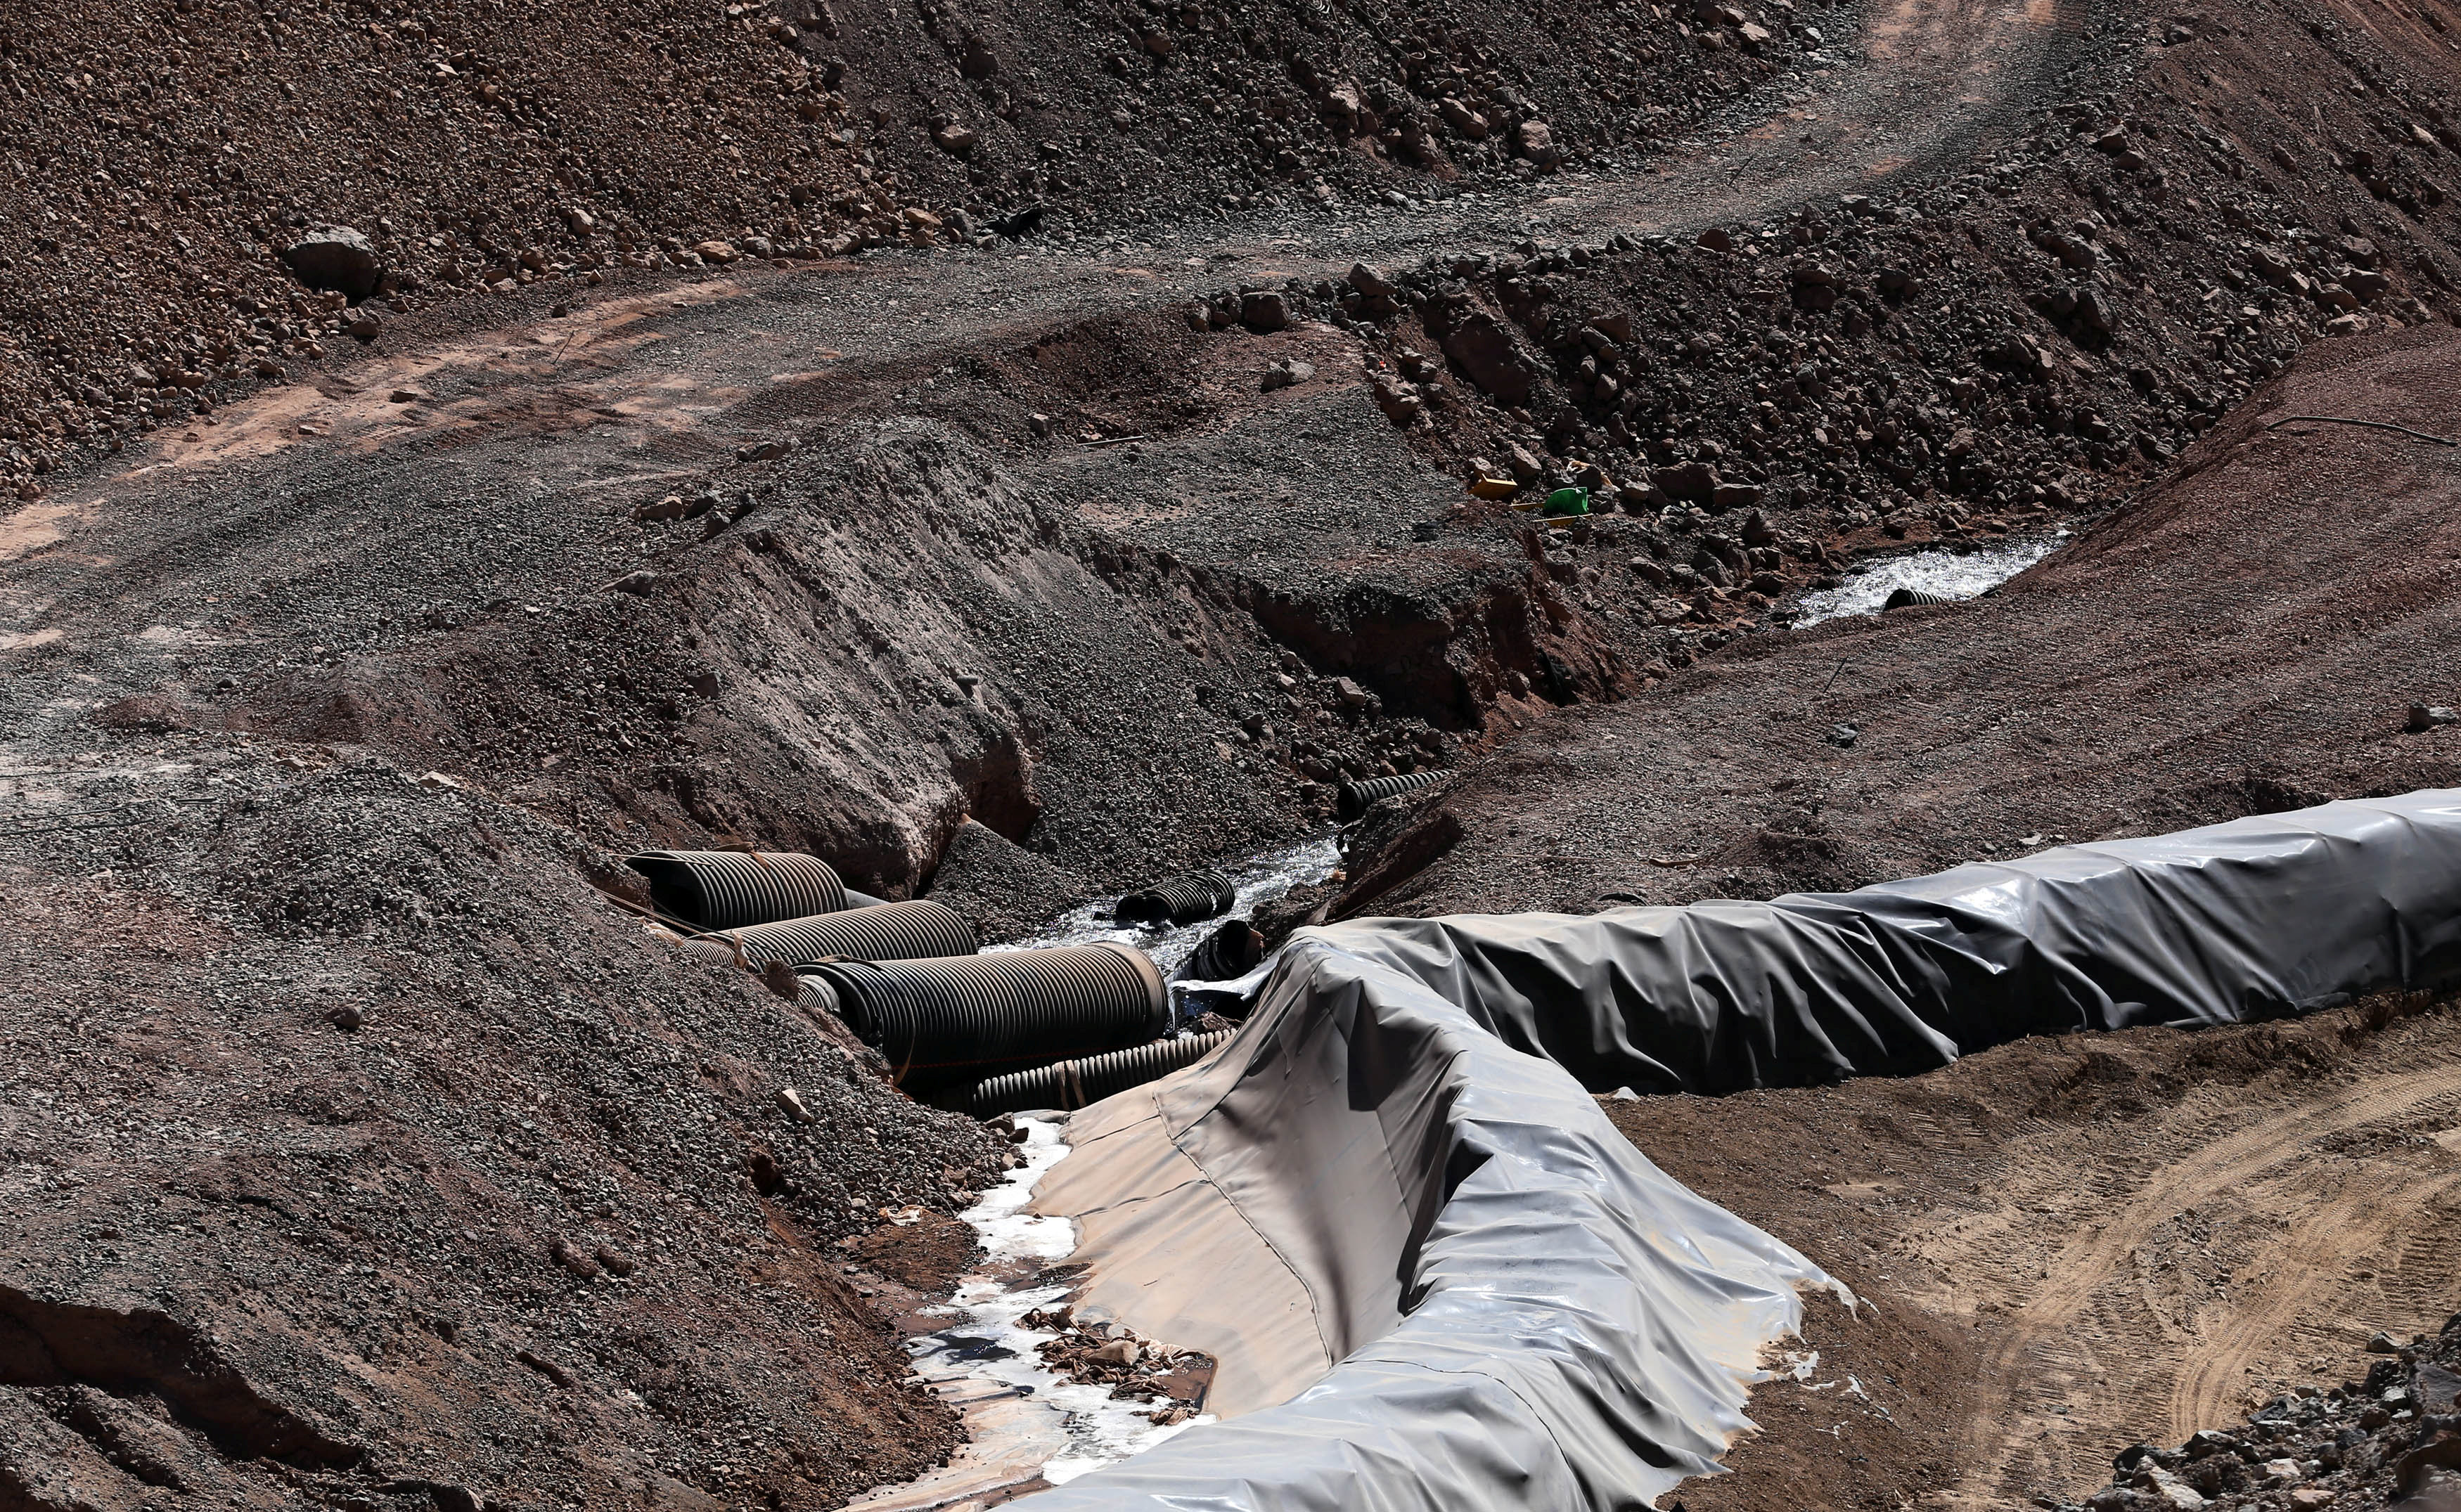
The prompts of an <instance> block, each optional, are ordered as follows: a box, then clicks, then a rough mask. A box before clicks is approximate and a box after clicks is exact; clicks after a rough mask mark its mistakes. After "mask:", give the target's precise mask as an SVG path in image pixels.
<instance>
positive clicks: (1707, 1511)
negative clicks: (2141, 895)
mask: <svg viewBox="0 0 2461 1512" xmlns="http://www.w3.org/2000/svg"><path fill="white" fill-rule="evenodd" d="M2456 1022H2461V1011H2456V1009H2454V1008H2453V1007H2451V1006H2435V1005H2430V1004H2429V1003H2428V1002H2426V1001H2425V1000H2424V999H2400V1000H2395V999H2384V1000H2380V1001H2378V1002H2376V1003H2373V1004H2370V1005H2365V1006H2362V1007H2358V1008H2351V1009H2345V1010H2336V1011H2332V1012H2323V1013H2318V1014H2313V1015H2310V1016H2308V1017H2307V1018H2305V1019H2303V1020H2300V1021H2298V1022H2295V1023H2277V1024H2266V1025H2253V1026H2244V1027H2239V1028H2232V1029H2224V1030H2213V1031H2201V1032H2195V1033H2182V1032H2176V1031H2168V1030H2132V1031H2127V1032H2124V1033H2115V1034H2097V1035H2064V1036H2058V1037H2054V1038H2044V1039H2033V1040H2024V1041H2019V1042H2017V1043H2014V1044H2010V1045H2005V1046H2001V1047H2000V1048H1998V1049H1995V1050H1991V1051H1986V1052H1982V1053H1980V1054H1975V1055H1971V1056H1968V1057H1966V1058H1965V1059H1963V1060H1961V1061H1959V1062H1958V1063H1957V1064H1956V1065H1953V1066H1949V1067H1946V1068H1943V1069H1942V1070H1940V1071H1937V1072H1934V1073H1930V1074H1928V1075H1921V1076H1915V1077H1907V1078H1879V1077H1872V1078H1863V1079H1858V1080H1854V1081H1850V1082H1848V1083H1846V1084H1845V1085H1843V1086H1840V1087H1835V1088H1830V1089H1823V1090H1813V1089H1801V1090H1784V1091H1771V1092H1760V1093H1744V1094H1738V1095H1735V1096H1733V1097H1723V1098H1689V1099H1683V1098H1663V1099H1660V1098H1644V1099H1642V1100H1641V1101H1640V1102H1637V1103H1631V1104H1610V1106H1609V1112H1610V1114H1611V1115H1612V1116H1614V1117H1616V1118H1617V1121H1618V1122H1619V1124H1620V1125H1621V1126H1622V1127H1623V1128H1624V1129H1625V1130H1626V1131H1627V1133H1629V1134H1630V1135H1631V1136H1632V1137H1633V1138H1634V1139H1635V1142H1636V1143H1637V1144H1638V1145H1639V1146H1640V1147H1641V1148H1642V1150H1643V1151H1644V1153H1646V1154H1648V1155H1649V1156H1650V1157H1651V1158H1652V1159H1653V1160H1656V1161H1658V1163H1659V1164H1660V1165H1661V1166H1663V1167H1664V1168H1665V1169H1667V1170H1668V1172H1669V1173H1670V1174H1672V1175H1674V1176H1676V1177H1677V1178H1678V1179H1680V1180H1681V1181H1683V1182H1685V1183H1686V1184H1688V1185H1690V1186H1691V1187H1692V1188H1693V1189H1694V1190H1696V1191H1698V1192H1700V1193H1701V1195H1702V1196H1704V1197H1706V1198H1708V1199H1710V1200H1711V1201H1714V1202H1717V1203H1721V1204H1723V1205H1724V1206H1726V1207H1728V1208H1730V1209H1732V1210H1734V1211H1736V1212H1737V1213H1739V1214H1741V1215H1742V1216H1743V1217H1744V1218H1746V1219H1748V1220H1750V1221H1751V1222H1753V1223H1756V1224H1759V1225H1763V1226H1764V1227H1765V1228H1767V1229H1768V1230H1769V1231H1770V1232H1772V1233H1774V1234H1776V1235H1777V1236H1778V1237H1779V1238H1781V1239H1784V1240H1786V1241H1787V1243H1789V1244H1792V1245H1794V1246H1797V1247H1798V1248H1800V1249H1802V1250H1803V1251H1804V1252H1805V1253H1806V1254H1808V1255H1809V1256H1810V1257H1811V1258H1812V1259H1813V1260H1814V1261H1816V1262H1818V1263H1819V1264H1821V1265H1822V1266H1823V1267H1827V1268H1829V1269H1830V1272H1831V1273H1832V1274H1834V1275H1836V1276H1838V1277H1839V1279H1841V1280H1843V1281H1845V1282H1846V1283H1847V1284H1848V1285H1849V1286H1851V1287H1852V1288H1854V1290H1855V1291H1856V1293H1857V1294H1858V1295H1859V1296H1861V1297H1862V1298H1863V1299H1864V1300H1865V1301H1866V1302H1867V1303H1868V1304H1870V1306H1869V1307H1868V1308H1866V1309H1864V1310H1862V1311H1861V1312H1860V1313H1859V1314H1858V1315H1856V1316H1854V1317H1851V1318H1850V1317H1848V1316H1846V1315H1845V1314H1843V1313H1839V1314H1836V1315H1835V1316H1833V1317H1832V1316H1830V1315H1828V1314H1824V1313H1822V1312H1820V1311H1819V1310H1816V1309H1815V1310H1814V1312H1813V1314H1812V1317H1811V1320H1810V1322H1809V1323H1808V1326H1807V1330H1806V1334H1805V1338H1804V1341H1803V1346H1789V1348H1803V1347H1808V1348H1809V1349H1812V1350H1817V1351H1819V1352H1820V1355H1821V1359H1820V1365H1819V1368H1818V1371H1817V1382H1816V1384H1818V1385H1820V1386H1821V1387H1822V1388H1823V1389H1820V1390H1816V1391H1813V1390H1806V1389H1805V1388H1804V1386H1802V1385H1799V1384H1797V1383H1795V1382H1793V1381H1791V1380H1788V1381H1786V1382H1784V1383H1783V1384H1771V1385H1769V1386H1765V1387H1763V1388H1761V1389H1760V1391H1759V1392H1757V1393H1756V1394H1755V1395H1754V1397H1753V1400H1752V1405H1751V1407H1750V1409H1749V1412H1750V1415H1751V1416H1752V1417H1753V1419H1754V1421H1755V1422H1757V1423H1759V1424H1761V1425H1762V1430H1763V1431H1762V1432H1761V1433H1759V1434H1758V1435H1756V1436H1754V1437H1747V1438H1746V1439H1744V1441H1743V1442H1742V1443H1741V1444H1739V1445H1738V1446H1737V1448H1736V1450H1735V1451H1734V1452H1733V1453H1731V1454H1730V1455H1729V1456H1728V1460H1727V1462H1728V1464H1729V1465H1730V1467H1732V1468H1734V1469H1735V1470H1736V1471H1737V1472H1738V1473H1737V1474H1735V1475H1733V1476H1729V1477H1720V1478H1716V1479H1713V1480H1700V1481H1694V1482H1691V1483H1689V1484H1687V1485H1686V1486H1685V1487H1684V1492H1683V1498H1684V1501H1685V1504H1686V1505H1687V1506H1690V1507H1691V1508H1693V1512H1778V1509H1780V1508H1786V1509H1792V1508H1795V1507H1800V1506H1803V1505H1828V1506H1836V1507H1840V1508H1845V1507H1853V1508H1871V1509H1873V1512H1889V1509H1893V1508H1902V1507H1904V1506H1908V1505H1913V1504H1916V1503H1919V1504H1922V1505H1925V1506H1932V1507H1941V1508H1980V1507H1992V1508H1998V1507H2005V1506H2010V1505H2017V1504H2022V1503H2023V1502H2025V1501H2028V1500H2029V1499H2031V1498H2035V1497H2040V1496H2049V1497H2052V1498H2055V1499H2057V1500H2062V1501H2076V1500H2080V1499H2082V1498H2083V1497H2085V1496H2086V1495H2087V1494H2089V1493H2090V1492H2091V1491H2092V1490H2093V1489H2094V1488H2095V1487H2096V1486H2098V1485H2100V1484H2102V1483H2105V1482H2106V1481H2107V1480H2108V1476H2109V1474H2110V1463H2109V1460H2110V1456H2111V1455H2112V1454H2114V1453H2116V1452H2117V1451H2118V1450H2119V1449H2121V1448H2123V1447H2125V1446H2126V1445H2128V1444H2129V1443H2133V1442H2136V1441H2138V1440H2141V1439H2152V1440H2155V1441H2162V1442H2171V1443H2176V1442H2179V1441H2181V1440H2183V1439H2185V1438H2186V1437H2189V1436H2190V1435H2191V1434H2193V1432H2194V1431H2195V1430H2197V1429H2200V1428H2210V1427H2216V1426H2220V1425H2222V1424H2225V1423H2228V1422H2231V1421H2235V1420H2236V1419H2237V1418H2239V1417H2240V1416H2243V1415H2244V1413H2245V1412H2246V1410H2247V1408H2248V1406H2249V1405H2250V1401H2251V1398H2252V1397H2253V1396H2255V1395H2259V1394H2260V1395H2272V1394H2273V1393H2275V1392H2278V1391H2281V1390H2285V1389H2287V1387H2288V1386H2289V1385H2291V1384H2295V1383H2302V1382H2322V1383H2330V1382H2333V1381H2338V1380H2342V1379H2344V1378H2347V1377H2351V1376H2355V1375H2358V1374H2363V1373H2364V1372H2365V1366H2366V1361H2367V1359H2368V1358H2369V1356H2367V1355H2366V1354H2365V1350H2364V1346H2365V1340H2366V1338H2367V1336H2368V1335H2369V1334H2370V1333H2372V1332H2373V1331H2376V1330H2378V1329H2384V1330H2387V1331H2391V1332H2393V1333H2394V1334H2396V1335H2405V1334H2407V1333H2408V1332H2411V1331H2422V1330H2432V1329H2433V1328H2434V1327H2436V1326H2437V1325H2438V1324H2440V1323H2441V1322H2442V1321H2443V1320H2444V1318H2445V1316H2446V1315H2447V1314H2448V1313H2449V1312H2450V1310H2451V1309H2452V1307H2453V1305H2454V1302H2453V1299H2454V1297H2455V1296H2456V1295H2461V1243H2456V1242H2455V1240H2456V1234H2461V1127H2456V1125H2461V1041H2456V1036H2455V1035H2454V1034H2453V1033H2452V1030H2453V1028H2454V1027H2455V1025H2456ZM1850 1376H1851V1378H1852V1379H1854V1380H1855V1381H1857V1382H1859V1384H1860V1388H1861V1392H1862V1395H1857V1394H1856V1393H1854V1392H1850V1391H1845V1390H1835V1391H1831V1390H1827V1389H1825V1388H1826V1387H1828V1386H1840V1387H1842V1386H1844V1385H1845V1383H1846V1382H1847V1380H1848V1379H1849V1377H1850Z"/></svg>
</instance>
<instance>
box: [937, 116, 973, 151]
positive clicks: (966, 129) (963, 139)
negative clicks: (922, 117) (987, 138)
mask: <svg viewBox="0 0 2461 1512" xmlns="http://www.w3.org/2000/svg"><path fill="white" fill-rule="evenodd" d="M931 140H932V142H933V144H934V145H936V146H937V147H938V148H939V149H940V150H941V151H942V152H945V153H947V154H949V155H950V156H951V157H954V158H963V157H965V156H966V155H967V154H969V153H971V152H973V151H974V142H975V140H976V138H975V136H974V128H973V127H971V126H959V125H956V124H954V123H952V124H950V125H947V126H943V127H941V128H940V129H939V130H938V131H935V132H933V133H932V134H931Z"/></svg>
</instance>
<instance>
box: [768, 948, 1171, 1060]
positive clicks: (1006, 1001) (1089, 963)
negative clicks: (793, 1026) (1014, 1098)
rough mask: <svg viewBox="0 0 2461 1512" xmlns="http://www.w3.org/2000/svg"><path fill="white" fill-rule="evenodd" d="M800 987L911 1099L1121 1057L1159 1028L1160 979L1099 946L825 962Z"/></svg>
mask: <svg viewBox="0 0 2461 1512" xmlns="http://www.w3.org/2000/svg"><path fill="white" fill-rule="evenodd" d="M800 974H801V975H802V976H803V980H804V983H805V985H806V989H807V991H808V992H810V993H811V994H812V995H815V996H818V997H819V998H820V999H821V1000H822V1005H823V1006H824V1007H828V1008H830V1009H831V1010H832V1011H834V1012H836V1013H837V1014H838V1016H839V1017H841V1018H843V1019H845V1021H846V1025H847V1027H849V1028H851V1029H852V1030H853V1031H854V1032H855V1033H857V1034H859V1035H861V1036H862V1037H863V1039H864V1040H865V1042H866V1043H867V1044H869V1045H871V1046H873V1047H874V1048H875V1049H877V1050H878V1051H879V1052H880V1053H881V1054H882V1055H884V1056H886V1057H887V1058H888V1064H889V1066H890V1068H891V1069H892V1070H893V1071H894V1072H895V1074H896V1075H897V1079H898V1084H899V1085H901V1086H904V1087H907V1088H909V1089H910V1090H914V1091H925V1090H931V1089H933V1088H941V1087H948V1086H952V1085H954V1086H959V1087H963V1086H968V1085H971V1084H973V1083H974V1082H977V1081H980V1080H983V1079H984V1078H986V1077H988V1076H994V1075H1000V1074H1002V1073H1005V1072H1011V1071H1024V1070H1030V1069H1032V1068H1034V1067H1037V1066H1047V1065H1050V1064H1052V1063H1053V1062H1055V1061H1060V1060H1068V1059H1072V1058H1076V1057H1079V1056H1084V1055H1094V1054H1102V1052H1104V1051H1111V1050H1124V1049H1126V1048H1127V1047H1129V1046H1131V1045H1141V1044H1144V1043H1145V1042H1146V1041H1147V1040H1151V1039H1154V1038H1157V1037H1159V1036H1160V1035H1161V1033H1162V1032H1163V1031H1164V1030H1165V1029H1166V1028H1168V1027H1169V1023H1170V1006H1169V998H1168V996H1167V994H1166V991H1165V990H1164V988H1163V980H1162V973H1161V972H1160V971H1158V970H1156V969H1154V964H1153V962H1152V961H1150V960H1148V959H1146V957H1145V953H1144V952H1143V951H1141V950H1137V949H1134V948H1130V947H1128V946H1124V945H1118V944H1114V943H1112V942H1109V941H1102V942H1098V943H1096V944H1093V945H1084V946H1063V947H1060V948H1055V949H1048V950H1003V951H999V952H997V953H995V954H992V955H969V956H955V957H950V958H945V959H939V960H927V961H876V962H857V961H833V962H824V963H818V964H814V965H812V966H811V967H809V968H807V969H804V970H803V971H802V972H801V973H800Z"/></svg>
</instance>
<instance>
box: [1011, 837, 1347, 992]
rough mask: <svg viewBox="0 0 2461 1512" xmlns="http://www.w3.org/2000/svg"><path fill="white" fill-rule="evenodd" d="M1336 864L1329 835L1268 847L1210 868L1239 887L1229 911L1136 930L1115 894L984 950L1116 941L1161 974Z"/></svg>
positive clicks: (1336, 851) (1317, 880)
mask: <svg viewBox="0 0 2461 1512" xmlns="http://www.w3.org/2000/svg"><path fill="white" fill-rule="evenodd" d="M1340 864H1341V850H1340V847H1339V846H1338V845H1337V844H1336V843H1335V841H1334V838H1333V837H1332V836H1330V835H1325V836H1320V837H1318V838H1317V839H1316V840H1311V841H1304V842H1302V843H1300V844H1297V845H1294V846H1292V847H1290V848H1289V849H1287V850H1277V851H1269V852H1267V853H1266V854H1264V855H1262V856H1252V857H1250V858H1249V859H1248V860H1246V861H1243V862H1230V863H1229V864H1226V865H1222V866H1218V867H1216V868H1215V869H1216V870H1218V871H1220V872H1221V873H1222V874H1223V875H1224V876H1227V877H1229V878H1230V883H1231V885H1232V886H1234V887H1236V888H1238V890H1239V901H1238V902H1237V903H1235V904H1232V905H1231V906H1230V912H1229V913H1227V914H1224V915H1222V916H1221V918H1214V919H1201V920H1199V921H1197V922H1196V923H1194V924H1191V925H1184V926H1177V927H1172V928H1162V929H1141V928H1138V927H1137V926H1134V925H1124V924H1115V923H1113V922H1112V920H1111V913H1112V910H1113V909H1115V908H1117V907H1118V906H1119V905H1120V900H1119V899H1118V898H1116V897H1113V898H1104V899H1102V900H1100V901H1098V902H1095V903H1089V904H1087V905H1085V906H1083V907H1081V908H1080V909H1078V910H1077V911H1076V912H1074V913H1070V914H1065V915H1062V916H1061V917H1060V918H1059V919H1057V920H1054V921H1053V922H1052V924H1051V926H1050V927H1049V928H1048V929H1047V930H1046V931H1045V932H1044V933H1042V934H1039V935H1038V936H1036V937H1035V938H1033V939H1031V940H1019V941H1017V943H1016V944H1014V945H995V946H990V947H987V948H986V949H987V950H1024V949H1031V948H1038V947H1046V946H1055V945H1091V944H1093V943H1094V942H1095V941H1097V940H1117V941H1119V942H1120V943H1121V944H1123V945H1133V946H1135V947H1136V948H1138V949H1141V950H1143V951H1144V952H1145V954H1147V955H1149V956H1151V957H1153V963H1154V965H1155V966H1157V967H1159V968H1161V969H1162V972H1163V974H1164V975H1165V976H1167V975H1169V974H1170V973H1171V972H1172V971H1175V970H1177V969H1179V966H1180V963H1181V962H1183V961H1186V960H1187V959H1188V957H1189V956H1190V955H1192V954H1194V953H1195V952H1196V948H1197V947H1198V946H1200V945H1203V944H1204V943H1205V938H1206V936H1208V935H1209V934H1211V933H1212V932H1213V931H1214V930H1216V929H1218V928H1220V927H1222V920H1223V919H1241V918H1246V917H1248V916H1249V915H1250V914H1251V913H1252V912H1253V911H1254V910H1255V909H1256V908H1257V907H1259V906H1261V905H1265V904H1269V903H1272V902H1273V901H1274V900H1275V899H1277V898H1279V897H1281V896H1282V895H1283V894H1284V893H1287V892H1289V891H1290V890H1291V889H1292V888H1294V887H1304V886H1310V885H1313V884H1316V883H1320V882H1322V881H1324V880H1325V879H1326V878H1327V877H1330V876H1332V875H1333V873H1334V869H1335V868H1336V867H1337V866H1339V865H1340Z"/></svg>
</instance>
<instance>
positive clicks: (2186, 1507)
mask: <svg viewBox="0 0 2461 1512" xmlns="http://www.w3.org/2000/svg"><path fill="white" fill-rule="evenodd" d="M2138 1489H2140V1490H2145V1491H2151V1492H2152V1493H2153V1498H2154V1505H2156V1506H2163V1507H2169V1508H2171V1509H2172V1512H2201V1509H2202V1508H2203V1506H2204V1504H2205V1498H2204V1494H2203V1493H2202V1492H2199V1491H2198V1490H2197V1489H2196V1488H2195V1487H2194V1486H2192V1485H2190V1484H2188V1482H2186V1481H2185V1480H2180V1479H2179V1478H2178V1477H2177V1476H2174V1475H2172V1473H2171V1472H2170V1471H2168V1470H2165V1469H2163V1468H2161V1467H2160V1466H2159V1465H2151V1466H2148V1467H2147V1469H2146V1471H2145V1474H2144V1475H2143V1476H2142V1477H2140V1478H2139V1485H2138Z"/></svg>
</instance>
